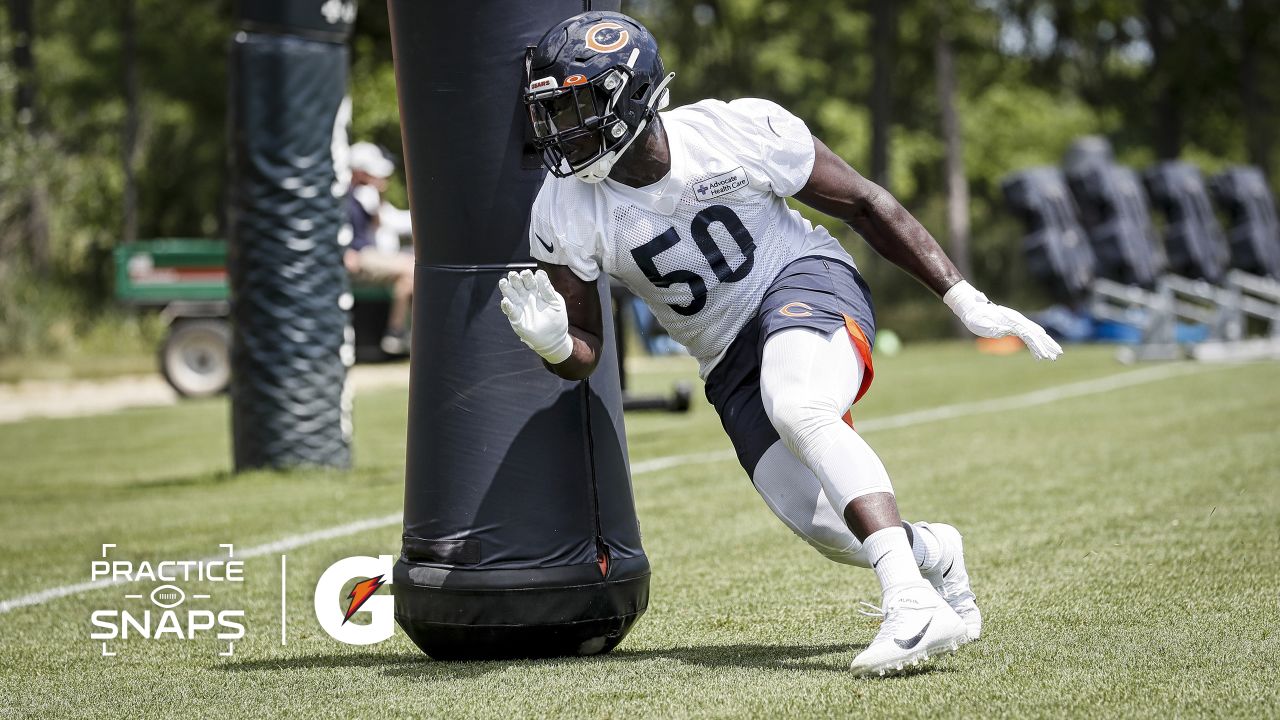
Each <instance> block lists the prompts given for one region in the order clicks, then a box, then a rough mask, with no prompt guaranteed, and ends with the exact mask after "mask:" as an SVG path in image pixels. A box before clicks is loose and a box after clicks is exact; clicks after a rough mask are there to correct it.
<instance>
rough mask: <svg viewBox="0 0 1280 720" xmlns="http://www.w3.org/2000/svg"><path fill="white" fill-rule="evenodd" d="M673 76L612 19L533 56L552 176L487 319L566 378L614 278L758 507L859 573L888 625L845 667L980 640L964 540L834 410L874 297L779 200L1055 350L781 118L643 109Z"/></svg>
mask: <svg viewBox="0 0 1280 720" xmlns="http://www.w3.org/2000/svg"><path fill="white" fill-rule="evenodd" d="M673 77H674V73H667V72H666V70H665V69H664V67H663V64H662V59H661V58H660V57H659V55H658V47H657V44H656V43H655V42H654V39H653V37H652V36H651V35H650V34H649V32H648V31H647V30H646V29H645V28H644V27H643V26H641V25H640V24H639V23H637V22H636V21H635V20H633V19H631V18H630V17H627V16H626V15H621V14H618V13H611V12H587V13H584V14H581V15H578V16H575V17H573V18H570V19H568V20H566V21H564V22H562V23H560V24H558V25H556V26H555V27H553V28H551V29H550V30H549V31H547V33H546V34H545V35H544V36H543V37H542V39H541V40H540V41H539V43H538V44H537V46H536V47H534V48H530V50H529V52H528V54H527V56H526V68H525V78H524V91H525V95H524V103H525V105H526V107H527V109H528V113H529V121H530V123H531V124H532V130H533V137H534V145H535V147H536V148H538V149H539V150H540V151H541V153H542V158H543V162H544V164H545V165H546V166H547V169H548V170H549V171H550V173H551V174H550V175H549V176H548V177H547V179H546V181H545V182H544V183H543V185H542V188H541V190H540V192H539V193H538V196H537V199H536V200H535V201H534V205H533V211H532V217H531V219H530V223H529V249H530V251H531V252H532V254H533V257H534V258H535V259H536V260H537V261H538V270H537V271H536V272H531V271H528V270H526V271H524V272H521V273H514V272H513V273H510V274H508V276H507V277H506V278H505V279H503V280H501V281H499V288H500V290H501V293H502V296H503V299H502V301H501V305H502V310H503V312H505V313H506V315H507V317H508V319H509V320H510V321H511V327H512V328H513V329H514V330H515V332H516V334H517V335H519V336H520V339H521V340H523V341H524V342H525V344H527V345H528V346H529V347H530V348H532V349H533V350H534V351H535V352H537V353H538V354H539V355H541V356H542V358H543V359H544V360H545V361H546V363H547V365H548V367H550V369H551V370H552V372H554V373H556V374H557V375H559V376H561V377H564V378H568V379H571V380H580V379H583V378H586V377H587V376H588V375H590V374H591V372H592V371H593V370H594V369H595V366H596V363H597V362H598V361H599V359H600V353H601V337H602V324H601V307H600V303H599V295H598V294H597V291H596V282H597V281H598V279H599V278H600V275H601V273H607V274H608V275H609V276H611V277H612V278H614V280H616V281H618V282H621V283H623V284H624V285H626V286H627V288H628V289H630V290H631V292H633V293H635V294H636V295H637V296H639V297H641V298H643V299H644V300H645V302H647V303H648V305H649V306H650V307H651V308H652V309H653V312H654V314H655V315H656V316H657V318H658V320H659V321H660V322H661V323H662V325H663V326H664V327H665V328H666V329H667V331H668V332H669V333H670V334H671V337H673V338H674V339H675V340H676V341H678V342H679V343H681V344H682V345H684V346H685V347H686V348H688V349H689V352H690V353H691V354H692V355H693V356H694V357H696V358H697V359H698V362H699V368H700V375H701V376H702V378H703V379H704V380H705V381H706V395H707V399H708V400H709V401H710V402H711V404H712V405H713V406H714V407H715V409H716V411H717V412H718V413H719V415H720V419H721V422H722V424H723V426H724V429H725V431H726V432H727V433H728V435H729V438H730V439H731V440H732V442H733V446H734V449H735V450H736V452H737V456H738V460H739V461H740V462H741V464H742V467H743V468H744V469H745V470H746V471H747V474H748V475H750V477H751V480H752V483H753V484H754V485H755V488H756V490H757V491H758V492H759V493H760V496H761V497H762V498H764V501H765V503H766V504H767V505H768V506H769V509H771V510H772V511H773V512H774V513H775V514H776V515H777V516H778V518H779V519H781V520H782V522H783V523H785V524H786V525H787V527H789V528H790V529H791V530H792V531H793V532H795V533H796V534H797V535H799V536H800V537H802V538H803V539H804V540H806V541H807V542H808V543H809V544H810V545H812V546H813V547H814V548H816V549H817V550H818V552H820V553H822V554H823V555H824V556H826V557H828V558H830V559H832V560H834V561H836V562H840V563H847V564H850V565H857V566H861V567H868V568H872V569H873V570H874V571H875V574H876V577H877V578H878V580H879V582H880V586H881V588H882V591H883V595H882V607H881V608H875V613H874V614H876V615H882V616H883V620H882V622H881V626H880V630H879V632H878V633H877V634H876V636H875V638H874V639H873V640H872V642H871V644H870V645H868V646H867V648H866V649H865V650H864V651H863V652H862V653H860V654H859V655H858V656H857V657H856V658H855V659H854V660H853V663H852V669H853V670H854V671H856V672H857V673H858V674H864V675H883V674H885V673H887V672H893V671H896V670H901V669H903V668H904V667H907V666H911V665H915V664H917V663H919V662H921V661H923V660H927V659H928V658H929V657H930V656H933V655H935V654H939V653H943V652H949V651H954V650H955V649H956V648H957V647H958V646H960V645H961V644H963V643H965V642H967V641H970V640H975V639H977V638H978V636H979V634H980V633H981V631H982V615H981V612H980V611H979V610H978V606H977V604H976V603H975V599H974V594H973V591H972V589H971V588H970V584H969V577H968V574H967V572H966V569H965V563H964V549H963V545H962V541H961V536H960V533H959V532H957V531H956V529H955V528H953V527H952V526H950V525H946V524H942V523H924V522H917V523H913V524H909V523H904V522H903V521H902V519H901V518H900V517H899V515H898V506H897V503H896V501H895V498H894V493H893V486H892V484H891V483H890V481H889V475H888V473H886V472H885V468H884V465H883V464H881V462H880V459H879V458H878V457H877V456H876V454H875V452H874V451H872V449H871V447H870V446H868V445H867V443H866V441H864V440H863V439H862V437H861V436H859V435H858V434H857V432H855V430H854V428H853V426H852V422H851V420H850V419H849V415H848V414H847V411H849V408H850V406H851V405H852V404H853V403H854V402H855V401H857V400H858V399H859V398H860V397H861V396H862V395H863V393H865V392H866V391H867V388H868V386H870V384H871V378H872V374H873V367H872V357H871V348H872V344H873V342H874V340H875V316H874V313H873V310H872V304H871V295H870V292H869V290H868V289H867V285H866V283H865V282H863V280H862V277H861V276H860V275H859V274H858V271H857V268H856V266H855V264H854V261H853V258H852V257H850V256H849V254H848V253H847V252H846V251H845V250H844V249H843V248H842V247H841V246H840V244H839V243H838V242H837V241H836V240H835V239H834V238H833V237H832V236H831V235H830V234H829V233H828V232H827V230H826V229H824V228H823V227H821V226H817V227H815V226H813V225H811V224H810V223H809V222H808V221H806V220H805V219H804V218H803V217H801V216H800V214H799V213H797V212H796V211H794V210H791V209H790V208H788V207H787V204H786V201H785V198H787V197H792V196H794V197H795V198H796V199H797V200H799V201H800V202H802V203H804V204H806V205H809V206H810V207H813V208H815V209H817V210H820V211H822V212H824V213H826V214H828V215H831V216H833V217H836V218H839V219H841V220H843V221H844V222H846V223H848V224H849V225H850V226H852V227H853V229H854V230H856V231H857V232H858V233H860V234H861V235H862V237H863V238H864V239H865V240H866V241H867V242H868V243H869V244H870V245H871V247H872V248H874V249H875V250H876V251H877V252H879V253H880V254H881V255H883V256H884V257H886V258H888V259H889V260H891V261H892V262H894V263H895V264H897V265H898V266H899V267H901V268H903V269H904V270H905V271H907V272H908V273H909V274H911V275H912V276H913V277H915V278H916V279H918V280H919V281H920V282H922V283H923V284H924V285H925V286H926V287H928V288H929V289H930V290H932V291H933V292H934V293H935V294H937V295H938V296H939V297H941V298H942V300H943V302H945V303H946V304H947V306H948V307H949V308H951V310H952V311H954V312H955V313H956V314H957V315H958V316H959V317H960V319H961V320H962V321H963V322H964V324H965V326H966V327H968V328H969V329H970V330H971V331H972V332H974V333H975V334H977V335H981V336H983V337H1003V336H1006V335H1017V336H1018V337H1019V338H1021V339H1022V341H1023V342H1024V343H1025V344H1026V346H1027V347H1028V348H1029V349H1030V351H1031V353H1032V354H1033V355H1034V356H1035V357H1036V358H1048V359H1054V358H1056V357H1057V356H1058V355H1059V353H1061V352H1062V350H1061V348H1060V347H1059V346H1058V344H1057V343H1055V342H1054V341H1053V340H1052V339H1051V338H1050V337H1049V336H1048V335H1047V334H1046V333H1045V332H1044V330H1043V329H1042V328H1040V326H1038V325H1036V324H1035V323H1033V322H1031V321H1030V320H1028V319H1027V318H1025V317H1024V316H1022V315H1021V314H1020V313H1018V312H1016V311H1014V310H1011V309H1009V308H1006V307H1001V306H999V305H996V304H993V303H991V302H990V301H989V300H987V298H986V297H985V296H984V295H983V294H982V293H980V292H978V290H977V289H975V288H974V287H973V286H972V285H970V284H969V283H968V282H966V281H965V280H964V278H963V277H961V276H960V273H959V272H957V271H956V268H955V266H954V265H952V263H951V261H950V260H949V259H948V258H947V256H946V254H945V253H943V251H942V248H940V247H939V246H938V243H937V242H936V241H935V240H934V239H933V237H931V236H930V235H929V232H928V231H927V230H925V229H924V227H922V226H921V224H920V223H919V222H918V221H917V220H916V219H915V218H914V217H912V216H911V215H910V214H909V213H908V212H907V211H906V210H905V209H903V207H902V205H900V204H899V203H898V201H897V200H895V199H894V198H893V197H892V196H891V195H890V194H889V193H887V192H885V191H884V190H883V189H882V188H880V187H878V186H876V185H875V184H874V183H872V182H870V181H868V180H867V179H865V178H863V177H862V176H861V175H859V174H858V173H857V172H856V171H854V169H853V168H851V167H850V166H849V165H848V164H847V163H845V162H844V161H843V160H841V159H840V158H839V157H837V156H836V155H835V154H833V153H832V152H831V150H829V149H828V148H827V146H826V145H824V144H823V143H822V141H821V140H819V139H817V138H815V137H813V136H812V135H811V134H810V133H809V130H808V129H807V128H806V126H805V124H804V122H803V121H802V120H800V119H799V118H797V117H796V116H795V115H792V114H791V113H789V112H787V111H786V110H785V109H783V108H782V107H779V106H778V105H776V104H774V103H772V102H769V101H767V100H759V99H749V98H748V99H741V100H734V101H732V102H728V103H726V102H721V101H719V100H703V101H701V102H697V103H694V104H692V105H687V106H684V107H680V108H676V109H673V110H669V111H666V112H662V113H659V112H658V110H660V109H663V108H664V107H665V106H666V104H667V96H668V93H667V84H668V83H669V82H671V80H672V78H673ZM872 607H874V606H872Z"/></svg>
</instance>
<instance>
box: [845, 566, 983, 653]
mask: <svg viewBox="0 0 1280 720" xmlns="http://www.w3.org/2000/svg"><path fill="white" fill-rule="evenodd" d="M863 604H864V605H870V603H863ZM870 607H872V608H873V609H874V610H875V612H866V611H859V612H862V613H863V614H864V615H883V616H884V621H883V622H882V623H881V624H880V632H878V633H876V637H875V639H874V640H872V641H871V644H870V645H868V646H867V648H866V649H865V650H863V651H862V652H860V653H858V657H856V658H854V659H853V663H852V664H851V665H850V666H849V669H850V670H853V672H854V673H856V674H858V675H863V676H867V675H886V674H891V673H895V672H900V671H902V670H903V669H908V670H909V669H911V668H912V667H913V666H916V665H919V664H920V663H922V662H924V661H926V660H928V659H929V658H930V657H934V656H937V655H940V654H942V653H948V652H955V650H956V649H957V648H959V647H960V646H961V645H963V644H964V643H965V642H966V640H967V637H968V632H969V631H968V628H966V627H965V624H964V621H963V620H961V619H960V616H959V615H957V614H956V611H955V610H952V609H951V606H950V605H948V604H947V603H945V602H943V600H942V598H940V597H938V593H937V592H935V591H934V589H933V588H932V587H930V586H929V584H928V583H924V582H921V583H920V584H918V585H902V586H899V587H896V588H890V589H889V590H887V591H886V592H885V594H884V609H883V610H881V609H880V608H877V607H875V606H874V605H870Z"/></svg>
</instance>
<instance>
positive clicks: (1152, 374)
mask: <svg viewBox="0 0 1280 720" xmlns="http://www.w3.org/2000/svg"><path fill="white" fill-rule="evenodd" d="M1220 367H1222V366H1221V365H1216V366H1215V365H1191V364H1185V363H1180V364H1171V365H1157V366H1154V367H1148V368H1141V369H1139V370H1130V371H1128V372H1123V373H1117V374H1115V375H1109V376H1107V377H1104V378H1097V379H1094V380H1084V381H1081V382H1074V383H1067V384H1065V385H1056V386H1054V387H1048V388H1044V389H1043V390H1035V391H1032V392H1029V393H1023V394H1021V395H1011V396H1009V397H1005V398H997V399H995V400H980V401H977V402H967V403H955V404H952V405H942V406H939V407H936V408H929V409H927V410H916V411H913V412H906V413H899V414H897V415H889V416H887V417H882V418H870V419H867V420H861V421H858V422H857V425H858V432H863V433H865V432H875V431H879V430H895V429H899V428H904V427H910V426H913V425H920V424H923V423H928V422H936V421H939V420H951V419H954V418H959V417H968V416H971V415H981V414H985V413H993V412H1002V411H1006V410H1016V409H1020V408H1029V407H1036V406H1038V405H1047V404H1049V403H1053V402H1057V401H1059V400H1065V399H1068V398H1077V397H1083V396H1086V395H1096V394H1098V393H1103V392H1107V391H1110V390H1118V389H1120V388H1126V387H1133V386H1135V385H1143V384H1146V383H1152V382H1159V381H1160V380H1166V379H1169V378H1174V377H1179V376H1182V375H1190V374H1194V373H1199V372H1204V371H1206V370H1212V369H1216V368H1220ZM733 457H734V454H733V453H732V452H730V451H727V450H726V451H718V452H702V453H691V454H687V455H668V456H665V457H657V458H653V459H650V460H642V461H640V462H635V463H632V464H631V474H632V475H643V474H646V473H652V472H658V471H660V470H667V469H669V468H673V467H679V466H681V465H691V464H699V463H713V462H722V461H725V460H731V459H733ZM403 520H404V516H403V514H402V513H399V512H396V513H392V514H390V515H383V516H381V517H374V518H367V519H365V520H359V521H356V522H352V523H347V524H345V525H337V526H334V527H330V528H325V529H322V530H316V531H314V532H309V533H301V534H298V535H287V536H285V537H283V538H280V539H279V540H274V541H272V542H269V543H264V544H262V545H254V546H252V547H248V548H245V549H243V550H240V551H238V552H237V553H236V557H239V558H252V557H261V556H263V555H273V554H276V553H283V552H286V551H288V550H293V549H294V548H300V547H304V546H307V545H311V544H313V543H317V542H321V541H324V540H332V539H334V538H340V537H346V536H348V535H354V534H356V533H359V532H364V531H366V530H376V529H379V528H385V527H390V526H392V525H398V524H400V523H401V522H402V521H403ZM209 559H214V558H209ZM122 582H123V581H121V580H115V579H104V580H96V581H89V582H81V583H75V584H73V585H62V586H59V587H53V588H49V589H47V590H41V591H40V592H36V593H32V594H30V595H23V596H21V597H16V598H13V599H12V600H4V601H0V614H4V613H7V612H10V611H12V610H16V609H18V608H21V607H27V606H30V605H41V604H44V603H46V602H49V601H51V600H56V599H58V598H61V597H67V596H68V595H78V594H80V593H83V592H88V591H89V590H96V589H99V588H104V587H110V586H112V585H117V584H120V583H122Z"/></svg>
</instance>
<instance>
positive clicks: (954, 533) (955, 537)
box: [921, 523, 982, 641]
mask: <svg viewBox="0 0 1280 720" xmlns="http://www.w3.org/2000/svg"><path fill="white" fill-rule="evenodd" d="M921 525H924V526H925V527H927V528H928V529H929V530H930V531H932V532H933V534H934V535H935V536H937V538H938V540H940V541H941V542H942V544H943V546H944V547H945V548H946V549H945V551H944V553H943V557H942V562H940V563H938V566H937V567H935V568H934V569H932V570H929V571H927V572H922V573H921V574H922V575H924V579H925V580H928V581H929V583H930V584H932V585H933V588H934V589H935V590H937V591H938V594H939V595H941V596H942V599H943V600H946V601H947V604H948V605H950V606H951V609H952V610H955V611H956V614H957V615H959V616H960V619H961V620H964V624H965V626H966V627H967V628H969V638H968V639H969V640H970V641H973V640H977V639H978V638H979V637H981V636H982V611H981V610H979V609H978V603H977V599H976V598H975V597H974V594H973V588H972V587H970V586H969V571H968V570H966V569H965V566H964V540H963V539H961V537H960V531H959V530H956V529H955V528H954V527H952V526H950V525H947V524H945V523H921ZM948 556H949V557H948Z"/></svg>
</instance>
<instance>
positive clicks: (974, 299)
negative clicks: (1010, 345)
mask: <svg viewBox="0 0 1280 720" xmlns="http://www.w3.org/2000/svg"><path fill="white" fill-rule="evenodd" d="M942 302H944V303H946V304H947V307H949V308H951V312H953V313H955V314H956V317H958V318H960V320H961V322H963V323H964V326H965V327H967V328H969V332H971V333H973V334H974V335H978V336H981V337H988V338H999V337H1004V336H1006V335H1017V336H1018V337H1019V338H1021V339H1022V342H1023V343H1024V344H1025V345H1026V346H1027V349H1029V350H1031V354H1032V355H1034V356H1035V358H1036V359H1037V360H1056V359H1058V356H1059V355H1061V354H1062V347H1061V346H1060V345H1058V343H1056V342H1054V340H1053V338H1051V337H1049V333H1047V332H1045V331H1044V328H1042V327H1040V326H1039V325H1037V324H1035V323H1033V322H1031V321H1030V320H1028V319H1027V318H1026V316H1025V315H1023V314H1022V313H1020V312H1018V311H1017V310H1013V309H1011V308H1007V307H1004V306H1002V305H996V304H995V303H993V302H991V301H990V300H988V299H987V296H986V295H983V294H982V293H980V292H978V291H977V289H976V288H974V287H973V286H972V285H970V284H969V283H967V282H965V281H964V280H961V281H960V282H958V283H956V284H955V285H953V286H952V287H951V289H950V290H948V291H947V294H946V295H943V296H942Z"/></svg>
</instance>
